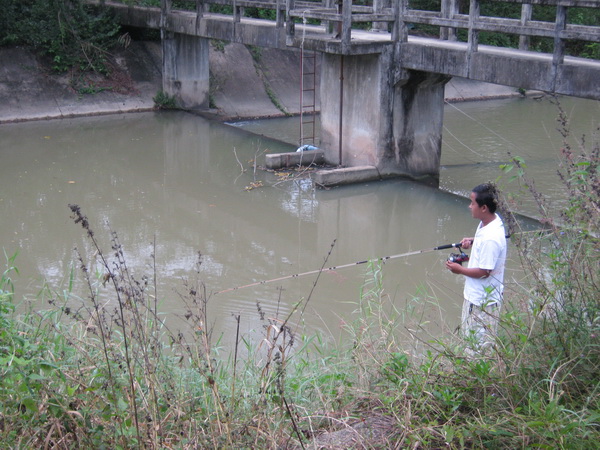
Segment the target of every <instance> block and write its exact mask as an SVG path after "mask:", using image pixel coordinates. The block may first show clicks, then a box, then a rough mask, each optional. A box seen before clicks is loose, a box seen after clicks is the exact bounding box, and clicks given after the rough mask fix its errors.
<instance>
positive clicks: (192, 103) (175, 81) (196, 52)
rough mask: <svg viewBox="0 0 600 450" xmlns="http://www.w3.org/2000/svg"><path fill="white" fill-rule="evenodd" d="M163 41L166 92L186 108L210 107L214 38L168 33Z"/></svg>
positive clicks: (164, 86) (164, 87) (164, 89)
mask: <svg viewBox="0 0 600 450" xmlns="http://www.w3.org/2000/svg"><path fill="white" fill-rule="evenodd" d="M162 44H163V91H164V92H165V93H167V94H168V95H170V96H175V97H176V98H177V100H178V103H179V105H180V106H182V107H183V108H186V109H206V108H208V103H209V101H208V100H209V99H208V93H209V78H210V77H209V58H208V53H209V52H208V51H209V46H210V40H209V39H206V38H200V37H196V36H189V35H186V34H178V33H165V35H164V36H163V40H162Z"/></svg>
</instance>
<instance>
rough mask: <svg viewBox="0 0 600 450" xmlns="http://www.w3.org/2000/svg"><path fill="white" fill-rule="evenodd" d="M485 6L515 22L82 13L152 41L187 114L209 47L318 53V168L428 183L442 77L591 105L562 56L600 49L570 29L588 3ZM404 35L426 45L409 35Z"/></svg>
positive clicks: (199, 96) (529, 0)
mask: <svg viewBox="0 0 600 450" xmlns="http://www.w3.org/2000/svg"><path fill="white" fill-rule="evenodd" d="M487 1H488V2H489V0H487ZM494 1H497V2H503V3H513V4H520V5H521V8H520V10H521V13H520V17H519V18H507V17H489V16H484V15H481V13H480V11H481V4H482V3H484V0H470V1H469V5H468V10H467V11H461V10H460V9H459V3H460V1H459V0H440V2H439V4H440V9H439V10H437V11H424V10H417V9H413V8H411V3H412V2H410V1H409V0H363V1H361V2H360V4H358V1H356V0H354V2H353V0H322V1H297V0H286V1H283V0H191V1H181V0H180V1H179V2H177V4H178V5H182V4H183V5H185V7H186V9H182V8H181V7H180V8H175V7H174V4H173V2H172V0H161V6H160V7H156V8H148V7H140V6H135V5H132V4H131V2H128V3H129V4H123V3H118V2H109V1H102V0H95V1H92V3H101V4H104V5H105V6H107V7H110V8H112V9H113V10H114V11H115V12H116V13H117V15H118V17H119V18H120V20H121V23H122V24H126V25H130V26H135V27H149V28H156V29H160V30H161V32H162V39H163V55H164V57H163V59H164V63H163V86H164V90H165V91H166V92H167V93H170V94H172V95H175V96H177V97H178V98H179V100H180V101H181V103H182V104H183V105H184V106H186V107H190V108H196V107H203V106H207V102H208V80H209V76H208V64H209V63H208V39H219V40H225V41H230V42H236V43H241V44H246V45H253V46H262V47H276V48H289V47H296V48H300V49H302V51H303V52H308V51H315V52H319V53H321V56H322V64H321V74H320V75H321V90H320V100H321V143H320V146H321V147H322V148H323V150H324V152H325V159H326V160H327V162H329V163H331V164H337V165H339V166H344V167H351V168H370V169H369V170H370V172H369V171H366V172H364V173H371V174H373V173H374V174H376V176H378V177H385V176H396V175H408V176H412V177H416V178H419V177H422V176H432V177H433V178H434V179H436V177H437V176H438V174H439V157H440V151H441V130H442V120H443V119H442V116H443V114H442V111H443V88H444V85H445V83H446V82H447V81H448V80H449V79H450V78H451V77H453V76H459V77H463V78H468V79H473V80H479V81H484V82H489V83H495V84H502V85H507V86H514V87H516V88H522V89H535V90H542V91H546V92H551V93H557V94H564V95H569V96H577V97H584V98H590V99H596V100H600V61H598V60H592V59H584V58H578V57H573V56H569V55H567V54H566V48H567V43H568V42H569V41H582V42H585V43H588V44H591V45H592V46H593V45H600V24H592V25H576V24H572V23H570V22H569V11H570V10H573V8H583V11H585V10H589V9H598V8H600V2H599V1H595V0H494ZM354 3H357V4H354ZM540 7H546V8H547V7H552V8H553V11H554V14H553V15H554V20H553V21H551V22H550V21H540V20H536V19H535V12H536V11H537V9H536V8H540ZM250 8H261V9H263V10H272V11H274V12H275V14H274V16H275V20H262V19H256V18H250V17H246V14H245V13H246V11H249V10H250ZM215 11H219V12H218V13H217V12H215ZM577 11H582V10H577ZM415 24H424V25H429V26H431V27H435V29H436V30H437V35H436V36H426V37H425V36H415V35H412V34H410V33H409V31H410V29H411V28H412V27H414V25H415ZM484 32H495V33H503V34H506V35H510V36H518V37H519V48H505V47H494V46H489V45H481V44H480V43H479V36H480V33H484ZM532 38H536V39H537V38H545V39H546V40H547V41H549V42H551V44H552V45H551V47H552V53H540V52H536V51H533V50H532V49H531V48H530V42H531V39H532ZM365 80H369V82H368V83H365ZM366 84H368V86H366ZM360 111H364V113H362V114H361V113H360ZM425 117H426V118H427V120H422V119H423V118H425ZM357 146H360V149H359V151H358V152H357V151H356V147H357ZM369 177H371V175H367V176H365V178H369Z"/></svg>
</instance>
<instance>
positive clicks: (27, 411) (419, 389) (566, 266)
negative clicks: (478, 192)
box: [0, 113, 600, 449]
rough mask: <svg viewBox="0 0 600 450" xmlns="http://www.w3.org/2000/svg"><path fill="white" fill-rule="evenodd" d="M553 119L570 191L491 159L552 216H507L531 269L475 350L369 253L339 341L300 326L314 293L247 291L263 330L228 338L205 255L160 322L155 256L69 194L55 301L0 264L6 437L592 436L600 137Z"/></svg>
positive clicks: (489, 439) (14, 443)
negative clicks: (107, 238) (397, 296)
mask: <svg viewBox="0 0 600 450" xmlns="http://www.w3.org/2000/svg"><path fill="white" fill-rule="evenodd" d="M561 120H562V126H561V130H562V132H563V135H564V137H565V143H564V147H563V148H562V149H561V154H562V157H563V158H562V161H563V162H562V166H561V169H560V175H559V180H560V181H559V182H561V183H562V186H563V187H564V189H565V190H566V191H567V192H568V193H569V199H570V200H569V204H568V206H567V207H566V208H563V210H561V211H560V213H556V212H553V211H552V210H551V205H548V204H547V203H546V202H545V201H544V199H543V198H542V197H541V196H540V195H539V194H538V193H537V192H536V190H535V186H534V183H533V181H532V180H529V179H528V178H527V174H526V167H525V163H524V162H523V160H522V159H520V158H518V157H514V158H512V160H511V161H510V162H509V163H507V164H506V165H504V166H503V167H502V170H503V175H502V178H500V180H499V181H500V182H502V183H509V182H512V183H514V182H516V181H518V182H519V183H521V184H522V185H523V186H524V187H527V188H528V189H529V190H530V192H531V194H532V195H533V196H534V198H535V199H536V201H537V202H538V205H539V207H540V215H541V216H542V218H543V221H544V222H545V224H546V228H545V230H543V231H542V232H540V233H522V234H519V233H518V228H515V227H518V224H515V223H512V222H510V224H511V227H513V233H514V234H513V238H512V242H513V244H514V245H513V246H514V248H515V250H516V251H518V253H519V256H520V257H521V259H522V262H523V267H524V268H525V273H524V276H523V277H522V279H521V280H519V282H518V283H511V288H510V289H508V290H507V292H506V306H505V308H504V310H503V315H502V318H501V326H500V336H499V339H498V341H497V345H496V347H495V348H494V349H493V350H491V351H489V352H488V353H485V354H475V355H473V354H470V353H469V352H468V350H467V348H468V343H465V342H462V341H461V340H460V339H459V338H458V337H457V336H454V335H453V334H452V333H451V332H448V333H445V334H444V336H443V337H433V336H430V337H424V336H425V334H426V333H425V330H426V325H425V324H424V323H422V322H420V320H419V317H421V316H420V314H419V310H420V308H422V307H423V306H422V305H424V304H430V303H432V302H435V301H434V300H432V299H430V298H428V297H427V296H426V294H419V295H416V296H415V297H414V298H412V299H410V300H409V301H408V302H407V305H406V307H402V308H401V307H399V306H398V305H397V304H394V303H393V302H392V300H391V299H390V297H389V296H388V294H387V293H386V292H385V291H384V289H383V288H382V283H381V280H382V274H383V271H382V270H381V269H382V268H381V267H379V266H377V265H376V264H372V265H371V266H370V272H369V273H370V277H369V280H370V281H369V282H367V283H366V284H365V286H364V288H363V291H362V293H361V296H360V297H359V298H358V299H357V300H356V302H357V303H356V313H355V315H354V316H353V318H352V319H350V320H348V323H346V325H345V335H344V338H343V339H342V340H341V342H339V343H333V342H331V340H330V339H329V338H328V337H327V336H323V335H314V336H305V335H301V334H299V333H298V332H297V329H296V327H295V326H294V325H293V324H295V323H298V322H301V321H302V314H303V311H304V308H305V307H306V303H307V302H310V295H309V296H308V298H306V299H303V300H301V301H299V302H298V304H297V305H296V306H295V307H294V309H293V311H292V313H290V315H289V316H287V317H268V316H267V315H266V314H265V313H264V311H263V310H262V308H261V305H260V303H257V314H258V315H259V317H260V318H261V322H262V323H263V329H262V333H261V338H260V339H259V340H258V341H256V342H254V341H251V340H250V338H249V337H247V336H240V335H239V334H236V339H235V340H234V342H235V345H234V346H233V348H223V346H222V344H220V342H219V337H218V336H213V335H212V331H211V327H210V320H209V314H208V311H209V309H210V305H211V302H212V301H213V300H212V299H211V298H210V296H209V295H208V294H207V292H208V291H209V290H210V289H209V287H206V286H204V285H203V283H202V281H201V280H200V279H199V274H200V271H199V270H196V271H195V276H193V277H191V278H190V279H189V280H187V281H185V282H184V283H183V285H182V290H183V291H182V294H181V302H182V309H183V310H185V320H186V321H187V323H188V325H189V327H188V328H187V329H185V330H175V329H171V328H170V327H169V325H168V323H167V322H166V320H165V316H164V315H163V314H162V313H161V311H160V299H158V298H157V295H156V292H155V290H154V287H155V286H156V280H157V277H158V276H159V274H158V270H157V269H154V270H151V271H150V273H147V274H145V275H142V276H138V275H137V274H133V273H132V272H131V271H130V269H129V267H128V265H127V261H126V258H125V253H124V249H123V248H122V246H121V244H120V242H119V238H118V235H117V233H114V232H112V231H111V236H112V247H111V249H108V250H106V249H103V248H101V247H100V245H99V244H98V243H97V241H96V234H95V232H94V230H93V226H92V224H90V223H89V222H88V220H87V218H86V217H85V215H84V214H83V213H82V211H81V210H80V208H79V207H78V206H76V205H71V207H70V208H71V213H72V217H73V219H74V221H75V223H76V224H78V225H80V226H81V227H82V229H83V232H84V233H85V234H86V235H87V238H88V240H89V243H90V246H89V248H90V250H89V251H90V254H89V255H87V254H79V255H78V256H77V266H78V267H77V269H75V270H73V271H72V273H70V274H68V277H67V278H68V283H67V286H65V289H63V290H61V291H53V290H50V289H49V288H48V289H45V290H44V292H43V293H42V294H40V295H41V296H43V299H45V300H47V301H48V302H49V304H50V305H51V307H50V308H49V309H48V310H45V311H30V312H29V313H27V314H16V313H15V303H16V299H14V298H13V294H12V293H13V291H14V289H13V283H14V280H13V277H14V275H16V269H15V267H16V261H15V256H14V255H13V256H10V257H7V258H6V261H7V264H6V270H4V272H3V273H2V276H1V279H0V438H1V439H2V442H3V445H5V446H7V447H11V448H32V447H38V446H39V447H41V446H44V447H48V448H77V447H83V448H135V447H143V448H159V447H160V448H164V447H178V448H205V447H208V448H223V447H225V448H311V446H312V445H313V442H314V441H313V440H314V439H321V441H319V442H325V441H324V439H325V436H326V435H325V434H322V433H323V432H324V431H332V430H340V431H339V432H338V433H336V434H335V435H332V434H329V435H327V436H328V439H329V440H328V441H327V445H331V446H334V447H337V448H347V447H350V446H352V445H354V446H355V447H357V448H363V447H366V448H377V447H379V448H394V447H395V448H405V447H410V448H442V447H448V448H480V447H491V448H557V447H558V448H565V449H567V448H568V449H572V448H591V447H594V446H597V442H598V441H599V439H600V404H599V399H600V397H599V394H600V393H599V389H600V387H599V383H598V375H597V374H598V371H599V369H600V359H599V353H600V346H599V342H598V335H599V333H600V279H599V275H600V274H599V268H600V266H599V258H600V241H599V238H598V236H599V234H598V231H599V225H600V179H599V176H598V162H599V160H600V158H599V157H600V146H599V144H598V139H597V136H596V138H595V139H594V141H593V142H592V143H591V146H592V148H586V145H587V146H589V145H590V143H589V142H584V141H582V142H580V147H578V148H573V147H572V146H571V144H570V142H572V141H573V139H572V137H571V136H569V133H568V126H567V124H566V118H565V115H564V114H562V113H561ZM513 174H514V177H513ZM513 178H514V180H513ZM513 200H514V199H512V198H508V199H507V201H508V203H509V204H510V202H511V201H513ZM201 263H202V258H201V255H199V257H198V264H201ZM78 282H79V284H81V283H83V284H84V285H85V286H86V289H85V291H86V293H85V294H82V293H81V292H76V291H75V290H74V288H73V286H74V285H75V284H77V283H78ZM317 282H318V280H317ZM77 294H79V295H81V296H78V295H77ZM340 300H343V299H340ZM234 319H236V321H237V323H238V324H239V320H240V318H239V317H235V316H234ZM222 355H231V356H228V357H223V356H222ZM352 442H354V444H352Z"/></svg>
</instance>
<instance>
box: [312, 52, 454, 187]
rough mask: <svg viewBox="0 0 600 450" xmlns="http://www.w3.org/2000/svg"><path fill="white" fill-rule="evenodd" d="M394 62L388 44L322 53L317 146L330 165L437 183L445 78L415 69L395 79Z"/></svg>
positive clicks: (446, 79)
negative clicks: (363, 51)
mask: <svg viewBox="0 0 600 450" xmlns="http://www.w3.org/2000/svg"><path fill="white" fill-rule="evenodd" d="M396 66H397V65H395V64H394V56H393V49H392V48H391V47H389V49H388V50H387V51H386V50H384V51H383V52H382V53H379V54H368V55H351V56H347V55H346V56H344V55H332V54H323V59H322V66H321V148H322V149H323V150H324V151H325V159H326V161H327V162H328V163H329V164H333V165H339V166H342V167H369V166H371V167H375V168H376V169H377V171H378V175H379V177H392V176H398V175H403V176H409V177H411V178H416V179H425V180H427V179H428V180H429V181H430V182H431V183H432V184H437V183H438V181H439V170H440V169H439V167H440V165H439V162H440V154H441V144H442V119H443V108H444V85H445V84H446V82H448V81H449V80H450V77H449V76H446V75H439V74H433V73H426V72H418V71H406V72H404V73H403V74H402V76H400V77H398V75H397V71H396V70H395V69H396Z"/></svg>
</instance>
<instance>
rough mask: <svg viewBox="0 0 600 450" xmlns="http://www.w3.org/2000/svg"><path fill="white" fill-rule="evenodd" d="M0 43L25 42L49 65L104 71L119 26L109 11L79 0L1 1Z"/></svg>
mask: <svg viewBox="0 0 600 450" xmlns="http://www.w3.org/2000/svg"><path fill="white" fill-rule="evenodd" d="M0 10H1V11H2V14H1V15H0V45H26V46H30V47H32V48H34V49H36V50H38V51H40V52H41V53H42V54H45V55H47V56H49V57H50V58H51V60H52V68H53V69H54V70H56V71H58V72H64V71H67V70H69V69H71V68H76V69H79V70H83V71H87V70H91V71H94V72H99V73H106V72H107V70H108V69H107V66H106V58H107V53H108V50H109V49H110V48H111V47H112V46H113V45H114V44H115V43H116V42H117V37H118V32H119V29H120V27H119V25H118V24H117V22H116V20H115V19H114V17H113V16H112V15H111V14H110V13H109V12H108V10H106V9H103V8H99V7H95V6H91V5H85V4H84V3H83V2H82V1H81V0H0Z"/></svg>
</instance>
